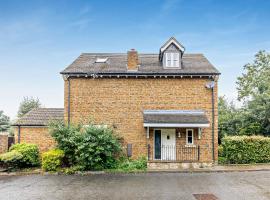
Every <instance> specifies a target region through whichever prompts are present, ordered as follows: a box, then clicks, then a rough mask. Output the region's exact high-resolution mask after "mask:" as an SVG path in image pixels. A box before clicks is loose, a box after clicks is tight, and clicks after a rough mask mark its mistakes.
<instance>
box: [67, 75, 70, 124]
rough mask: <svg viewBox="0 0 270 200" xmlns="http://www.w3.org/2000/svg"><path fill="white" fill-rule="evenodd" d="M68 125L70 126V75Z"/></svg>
mask: <svg viewBox="0 0 270 200" xmlns="http://www.w3.org/2000/svg"><path fill="white" fill-rule="evenodd" d="M67 80H68V126H70V78H69V77H68V79H67Z"/></svg>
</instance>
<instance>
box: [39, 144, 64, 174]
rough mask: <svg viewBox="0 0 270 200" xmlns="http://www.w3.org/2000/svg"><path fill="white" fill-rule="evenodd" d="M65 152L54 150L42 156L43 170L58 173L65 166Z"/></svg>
mask: <svg viewBox="0 0 270 200" xmlns="http://www.w3.org/2000/svg"><path fill="white" fill-rule="evenodd" d="M63 158H64V151H63V150H60V149H53V150H50V151H47V152H45V153H43V154H42V169H43V170H44V171H56V170H57V169H58V168H59V167H61V165H62V164H63Z"/></svg>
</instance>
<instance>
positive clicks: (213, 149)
mask: <svg viewBox="0 0 270 200" xmlns="http://www.w3.org/2000/svg"><path fill="white" fill-rule="evenodd" d="M212 156H213V163H215V99H214V87H212Z"/></svg>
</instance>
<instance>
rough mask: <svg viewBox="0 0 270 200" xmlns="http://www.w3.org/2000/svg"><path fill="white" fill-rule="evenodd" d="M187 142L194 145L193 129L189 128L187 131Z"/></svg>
mask: <svg viewBox="0 0 270 200" xmlns="http://www.w3.org/2000/svg"><path fill="white" fill-rule="evenodd" d="M186 144H187V145H193V129H187V132H186Z"/></svg>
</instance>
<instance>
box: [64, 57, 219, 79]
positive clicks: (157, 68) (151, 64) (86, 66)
mask: <svg viewBox="0 0 270 200" xmlns="http://www.w3.org/2000/svg"><path fill="white" fill-rule="evenodd" d="M97 58H108V60H107V62H106V63H95V61H96V59H97ZM91 73H100V74H102V73H104V74H106V73H113V74H117V73H120V74H122V73H127V74H134V73H142V74H153V73H155V74H166V73H170V74H210V75H213V74H219V71H218V70H217V69H216V68H215V67H214V66H213V65H212V64H211V63H210V62H209V61H208V60H207V59H206V58H205V57H204V55H203V54H184V55H183V59H182V68H181V69H175V68H174V69H164V68H163V66H162V63H161V62H159V54H139V69H138V71H128V70H127V54H117V53H114V54H113V53H96V54H95V53H83V54H81V55H80V56H79V57H78V58H77V59H76V60H75V61H74V62H73V63H72V64H71V65H69V66H68V67H67V68H66V69H65V70H63V71H62V72H61V74H91Z"/></svg>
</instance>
